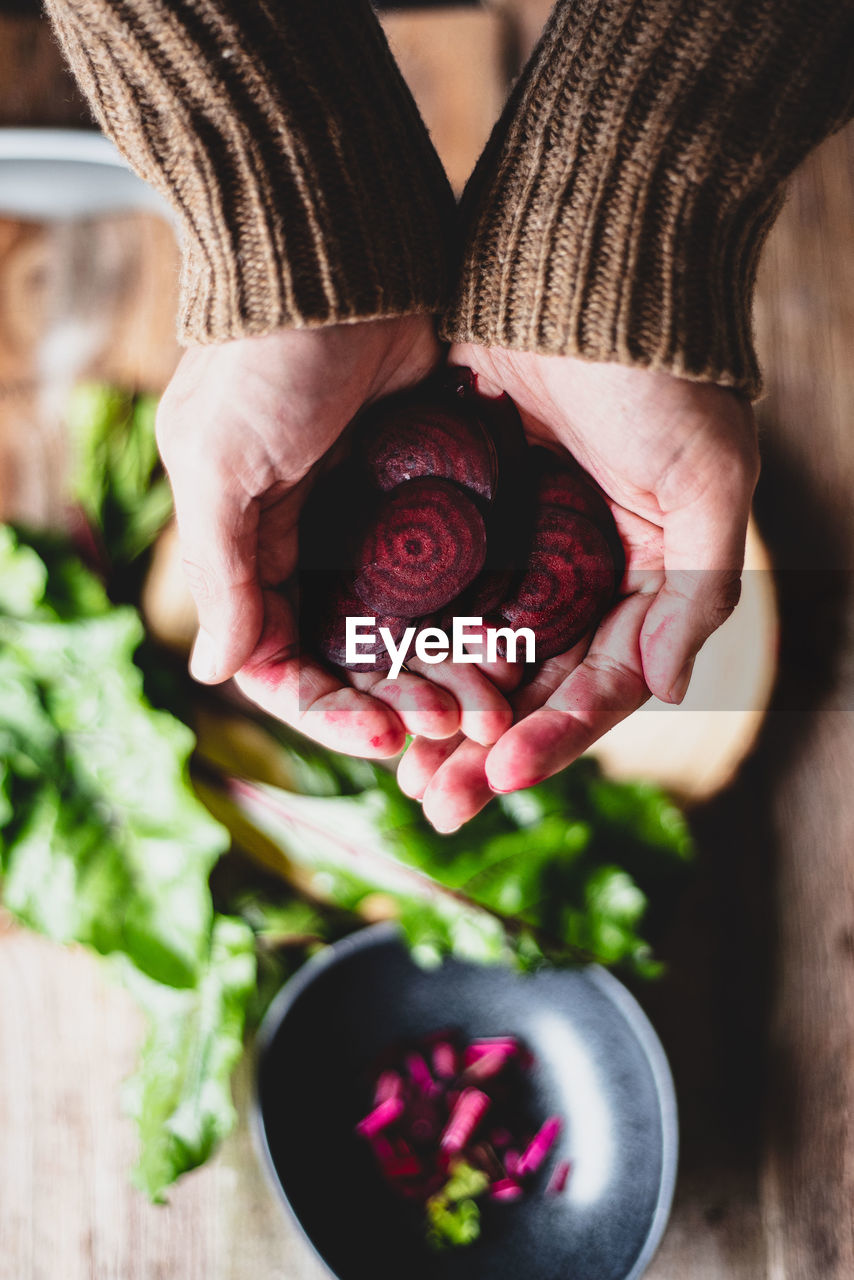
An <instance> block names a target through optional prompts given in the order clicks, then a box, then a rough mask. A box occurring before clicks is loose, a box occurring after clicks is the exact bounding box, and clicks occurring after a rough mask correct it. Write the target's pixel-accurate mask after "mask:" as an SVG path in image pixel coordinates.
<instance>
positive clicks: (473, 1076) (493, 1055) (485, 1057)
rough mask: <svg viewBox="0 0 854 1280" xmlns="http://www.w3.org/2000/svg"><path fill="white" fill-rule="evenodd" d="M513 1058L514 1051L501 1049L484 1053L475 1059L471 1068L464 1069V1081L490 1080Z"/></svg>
mask: <svg viewBox="0 0 854 1280" xmlns="http://www.w3.org/2000/svg"><path fill="white" fill-rule="evenodd" d="M514 1056H515V1050H513V1049H510V1050H509V1051H508V1050H507V1049H503V1048H496V1049H490V1051H489V1052H488V1053H484V1054H482V1055H481V1057H479V1058H477V1059H476V1061H474V1062H473V1063H472V1064H471V1066H468V1067H466V1070H465V1076H464V1079H465V1080H466V1081H472V1082H478V1081H480V1080H491V1079H492V1078H493V1077H494V1076H497V1075H500V1073H501V1072H502V1071H503V1070H504V1068H505V1067H506V1065H507V1063H508V1061H509V1060H510V1058H512V1057H514Z"/></svg>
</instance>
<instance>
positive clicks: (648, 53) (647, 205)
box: [443, 0, 854, 396]
mask: <svg viewBox="0 0 854 1280" xmlns="http://www.w3.org/2000/svg"><path fill="white" fill-rule="evenodd" d="M852 49H854V4H852V3H851V0H836V2H835V3H831V2H830V0H720V3H718V4H712V5H710V4H709V3H708V0H560V2H559V3H558V4H557V6H556V8H555V10H554V12H553V15H552V19H551V21H550V23H549V26H548V27H547V29H546V31H545V33H544V35H543V38H542V40H541V42H540V45H539V46H538V48H537V50H536V51H535V53H534V55H533V56H532V59H531V62H530V63H529V66H528V68H527V69H526V73H525V75H524V76H523V78H522V80H521V81H520V83H519V84H518V86H517V88H516V91H515V93H514V95H513V97H512V99H511V101H510V102H509V103H508V106H507V109H506V111H505V113H504V115H503V117H502V120H501V121H500V122H499V125H498V126H497V128H496V131H495V133H494V134H493V137H492V139H491V140H490V142H489V144H488V146H487V148H486V151H485V153H484V155H483V156H482V157H481V161H480V162H479V164H478V168H477V170H476V171H475V174H474V175H473V178H472V181H471V183H470V184H469V188H468V189H467V191H466V194H465V197H464V204H463V209H464V223H465V228H466V242H465V250H464V256H463V266H462V271H461V273H460V279H459V286H458V289H457V291H456V294H455V297H454V299H453V301H452V303H451V305H450V307H449V309H448V311H447V313H446V316H445V319H444V324H443V333H444V336H445V337H447V338H449V339H452V340H455V341H470V342H477V343H480V344H484V345H489V346H504V347H510V348H515V349H522V350H534V351H539V352H542V353H544V354H552V355H572V356H580V357H583V358H586V359H591V360H603V361H617V362H619V363H623V364H631V365H640V366H645V367H649V368H652V369H660V370H666V371H668V372H671V373H675V374H678V375H681V376H684V377H689V378H694V379H699V380H703V381H710V382H717V383H721V384H724V385H728V386H732V387H736V388H739V389H742V390H743V391H745V392H746V393H747V394H748V395H751V396H753V395H756V394H757V393H758V391H759V387H760V376H759V369H758V366H757V362H756V356H755V354H754V350H753V343H752V338H751V320H750V312H751V297H752V291H753V284H754V279H755V274H756V266H757V260H758V256H759V251H760V249H761V246H762V243H763V241H764V238H765V235H766V233H767V231H768V229H769V227H770V226H771V223H772V222H773V219H774V216H775V214H776V212H777V209H778V207H779V203H780V185H781V183H782V182H783V180H784V179H785V178H786V177H787V176H788V174H789V173H790V172H791V171H792V169H793V168H794V167H795V166H796V165H797V163H798V162H799V161H800V159H801V158H802V157H803V156H804V155H805V154H806V152H807V151H808V150H809V149H810V148H811V147H812V146H813V145H814V144H815V143H816V142H817V141H819V140H820V139H821V138H823V137H824V136H826V134H828V133H829V132H831V131H832V129H833V128H834V127H835V126H837V125H838V124H840V123H841V122H842V121H843V120H844V119H845V118H847V116H848V115H849V114H850V113H851V110H852V99H854V64H852Z"/></svg>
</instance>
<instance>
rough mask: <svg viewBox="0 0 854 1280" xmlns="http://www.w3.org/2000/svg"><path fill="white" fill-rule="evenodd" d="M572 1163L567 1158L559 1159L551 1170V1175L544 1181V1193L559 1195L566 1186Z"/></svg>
mask: <svg viewBox="0 0 854 1280" xmlns="http://www.w3.org/2000/svg"><path fill="white" fill-rule="evenodd" d="M571 1169H572V1165H571V1164H570V1162H569V1161H568V1160H559V1161H558V1163H557V1164H556V1165H555V1167H554V1169H553V1170H552V1174H551V1177H550V1178H549V1180H548V1182H547V1183H546V1194H547V1195H550V1196H557V1195H560V1193H561V1191H563V1189H564V1187H565V1186H566V1182H567V1179H568V1177H569V1173H570V1170H571Z"/></svg>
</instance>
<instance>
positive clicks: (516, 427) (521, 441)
mask: <svg viewBox="0 0 854 1280" xmlns="http://www.w3.org/2000/svg"><path fill="white" fill-rule="evenodd" d="M448 385H449V387H451V388H452V390H453V392H454V394H455V396H456V397H457V399H458V400H459V401H461V402H462V403H463V404H464V405H465V406H466V409H467V410H468V412H469V413H471V414H473V415H474V416H475V417H476V418H477V419H478V421H479V422H480V423H481V426H482V428H483V431H484V432H485V434H486V435H487V436H488V438H489V439H490V440H491V441H492V446H493V448H494V450H495V455H496V461H497V465H498V492H499V494H500V493H501V491H502V489H505V490H507V491H509V492H510V493H511V494H512V492H513V490H514V489H516V488H517V487H518V485H519V482H520V479H521V477H522V475H523V473H524V469H525V459H526V454H527V451H528V442H527V441H526V439H525V432H524V429H523V427H522V419H521V418H520V417H519V410H518V409H517V408H516V406H515V404H514V403H513V401H512V400H511V398H510V396H508V394H507V392H506V391H505V392H504V393H503V394H502V395H500V396H485V395H482V394H481V393H480V392H479V391H478V377H477V374H476V373H475V372H474V370H473V369H467V368H465V367H464V366H463V365H456V366H454V367H453V368H451V369H450V370H449V378H448ZM496 496H498V495H496Z"/></svg>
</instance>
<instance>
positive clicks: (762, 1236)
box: [0, 0, 854, 1280]
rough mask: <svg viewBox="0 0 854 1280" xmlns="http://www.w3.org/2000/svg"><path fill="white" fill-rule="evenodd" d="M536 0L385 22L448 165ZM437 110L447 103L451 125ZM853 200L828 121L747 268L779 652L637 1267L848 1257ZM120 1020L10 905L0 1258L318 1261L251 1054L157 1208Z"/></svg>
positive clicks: (160, 349) (0, 332)
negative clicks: (280, 1169)
mask: <svg viewBox="0 0 854 1280" xmlns="http://www.w3.org/2000/svg"><path fill="white" fill-rule="evenodd" d="M546 9H547V5H546V4H545V3H544V2H543V0H505V4H504V6H503V8H502V9H501V10H493V11H491V12H481V13H477V12H472V11H466V12H465V13H463V12H462V11H459V12H455V11H453V10H443V11H439V12H438V13H437V12H434V13H430V14H426V15H421V16H420V17H419V18H418V19H406V18H403V17H401V16H400V15H396V16H395V17H394V18H393V19H392V20H391V21H390V22H389V29H390V32H391V35H392V38H393V40H394V42H395V45H396V47H397V48H398V51H399V55H400V57H401V60H402V62H403V64H404V66H405V67H406V70H407V74H408V75H409V76H410V79H411V81H412V83H413V86H414V87H415V90H416V92H417V94H418V96H419V100H420V101H421V103H422V106H423V109H424V110H425V113H426V114H427V115H428V117H430V118H431V120H432V122H433V124H434V129H435V130H436V131H437V132H436V136H437V140H438V141H439V143H440V149H443V150H444V153H445V154H446V155H448V156H449V165H451V166H452V167H453V168H454V174H455V177H456V178H457V181H458V183H459V182H460V181H462V177H464V170H465V166H466V163H467V157H469V156H470V155H471V154H472V152H473V150H476V148H477V146H479V145H480V141H481V140H482V137H483V135H484V132H485V130H486V129H487V128H488V124H489V120H488V114H486V107H485V106H484V104H487V106H488V108H489V111H492V110H494V109H495V107H496V104H497V103H498V102H499V101H500V98H501V95H502V94H503V92H504V85H505V82H506V71H507V68H508V66H509V67H511V68H512V65H513V62H514V59H515V61H516V62H518V59H519V57H520V56H521V55H522V54H523V53H524V51H525V49H526V48H527V47H529V45H530V41H531V39H532V38H533V37H534V34H535V32H536V30H537V28H538V25H539V23H540V22H541V20H542V17H543V15H544V13H545V10H546ZM464 54H465V55H466V56H467V58H468V62H466V58H465V57H463V55H464ZM461 57H463V62H464V63H465V64H466V65H468V66H469V67H470V68H471V69H472V70H471V74H470V75H469V76H468V77H463V78H462V80H463V82H464V83H463V87H462V88H460V89H459V92H460V93H461V94H462V98H461V99H460V101H459V102H458V105H457V106H456V108H455V110H454V111H451V110H450V109H449V101H448V97H447V94H448V92H450V90H449V89H448V85H449V83H456V84H459V83H460V77H459V76H455V77H454V78H453V79H452V80H451V81H450V82H449V80H448V77H447V75H446V74H445V70H444V69H445V68H446V67H447V64H448V59H449V58H455V59H457V60H459V59H460V58H461ZM83 117H84V112H83V108H82V107H81V104H80V102H79V99H78V98H77V97H76V95H75V93H74V90H73V87H72V86H71V85H70V83H69V81H68V79H67V78H66V77H65V75H64V73H63V71H62V68H61V64H60V61H59V59H58V56H57V54H56V51H55V49H54V48H53V47H52V44H51V41H50V38H49V35H48V32H47V31H46V29H45V26H44V24H43V22H42V21H40V20H39V19H37V18H28V17H16V18H12V17H0V123H5V124H21V123H41V124H46V123H65V124H80V123H82V121H83ZM455 118H462V119H464V120H465V121H466V122H467V124H466V126H465V129H463V133H462V136H461V135H460V134H459V132H458V131H454V130H452V127H451V122H452V121H453V120H454V119H455ZM450 135H452V136H450ZM852 227H854V131H852V130H851V129H848V130H846V131H843V132H842V133H840V134H839V135H837V136H836V137H835V138H833V139H831V140H829V141H828V142H827V143H825V144H824V146H823V147H822V148H821V149H820V150H819V151H817V152H816V153H815V154H814V155H813V156H812V157H811V158H810V159H809V160H808V161H807V163H806V164H805V165H804V166H803V168H802V169H801V170H800V172H799V173H798V174H797V176H796V178H795V180H794V182H793V184H792V187H791V194H790V198H789V201H788V203H787V205H786V207H785V209H784V211H783V214H782V215H781V217H780V219H779V221H778V223H777V225H776V227H775V228H774V231H773V233H772V236H771V240H770V243H769V245H768V249H767V251H766V253H765V257H764V260H763V264H762V269H761V276H760V282H759V290H758V303H757V331H758V340H759V346H760V351H761V356H762V361H763V365H764V368H765V373H766V393H765V396H764V399H763V400H762V402H761V403H760V405H759V407H758V413H759V418H760V423H761V428H762V448H763V458H764V469H763V476H762V480H761V483H760V490H759V494H758V498H757V515H758V519H759V523H760V527H761V529H762V532H763V534H764V536H765V539H766V542H767V544H768V546H769V547H770V550H771V553H772V556H773V558H774V561H775V564H776V565H777V569H778V573H777V586H778V592H779V600H780V610H781V618H782V634H781V654H780V678H779V681H778V686H777V689H776V692H775V695H774V699H773V703H772V708H771V711H770V713H769V715H768V717H767V719H766V722H765V726H764V729H763V731H762V734H761V736H760V739H759V742H758V744H757V746H756V748H755V750H754V752H753V754H752V755H751V757H750V758H749V759H748V760H747V761H746V763H745V764H744V766H743V767H742V769H741V771H740V772H739V775H738V777H737V778H736V780H735V782H734V783H733V784H732V785H731V786H730V787H728V788H727V790H726V791H725V792H723V793H721V794H720V795H718V796H717V797H716V798H715V799H714V800H712V801H710V802H708V803H706V804H704V806H703V807H702V809H700V810H698V811H696V812H695V814H694V824H695V828H696V831H697V835H698V839H699V843H700V849H701V859H700V868H699V872H698V875H697V878H696V882H695V884H694V887H693V888H692V890H691V891H690V892H689V894H688V896H687V899H686V901H685V902H684V904H683V907H682V910H681V911H680V915H679V918H678V921H677V922H676V924H675V925H674V927H673V929H672V930H671V933H670V935H669V936H668V938H667V939H666V943H665V952H666V956H667V958H668V960H669V961H670V976H669V977H668V978H667V979H665V980H664V981H663V982H661V983H660V984H658V985H657V986H655V987H653V988H650V989H649V990H647V991H646V992H645V993H644V994H643V996H642V998H643V1001H644V1003H645V1005H646V1007H647V1009H648V1011H649V1013H650V1016H651V1017H652V1019H653V1021H654V1023H655V1025H656V1026H657V1027H658V1029H659V1032H660V1034H661V1036H662V1038H663V1040H664V1043H665V1047H666V1048H667V1051H668V1053H669V1055H670V1059H671V1063H672V1066H673V1070H674V1074H675V1078H676V1084H677V1092H678V1096H679V1105H680V1115H681V1124H682V1157H681V1167H680V1176H679V1182H678V1187H677V1194H676V1201H675V1205H674V1211H673V1216H672V1220H671V1224H670V1227H669V1230H668V1232H667V1235H666V1237H665V1240H664V1242H663V1244H662V1247H661V1249H660V1250H659V1253H658V1255H657V1257H656V1259H655V1261H654V1263H653V1265H652V1267H651V1269H650V1271H649V1273H648V1275H649V1277H650V1280H852V1277H854V1127H852V1117H854V856H852V855H854V633H852V621H854V611H852V591H851V583H852V576H851V567H852V563H851V562H852V558H854V557H852V549H854V502H852V494H854V408H852V406H854V244H852V241H853V240H854V232H852ZM22 234H23V233H22ZM152 234H155V233H152ZM155 238H156V237H155ZM25 239H26V236H25ZM6 247H8V246H5V247H4V244H3V243H0V255H2V254H3V253H4V252H5V248H6ZM149 250H150V252H152V253H161V252H162V253H165V252H166V249H165V247H163V246H162V245H160V246H159V245H158V244H153V243H152V244H150V245H149ZM28 252H31V253H35V256H36V259H37V258H38V254H39V253H40V252H43V249H39V247H38V245H37V244H35V245H34V246H31V247H30V249H28ZM37 277H38V272H36V273H35V277H34V279H35V283H33V280H30V285H31V286H32V287H33V288H35V287H37ZM24 278H25V279H27V277H26V275H25V277H24ZM149 302H150V305H151V306H152V307H153V308H154V309H155V310H156V308H157V306H158V305H165V303H164V302H163V298H162V297H161V298H160V299H159V301H158V299H157V298H154V297H152V298H150V299H149ZM170 305H171V303H170ZM15 314H16V313H15V308H14V306H12V307H11V310H10V307H9V300H8V299H4V298H3V297H2V296H0V419H2V418H3V416H4V415H5V419H6V424H7V434H6V439H7V440H8V436H9V423H12V424H13V425H14V424H16V423H17V424H20V426H19V432H20V433H21V436H20V438H23V433H29V432H30V431H32V430H34V429H35V428H34V427H33V421H32V414H31V413H30V409H29V408H28V404H29V401H28V399H27V397H28V396H31V395H32V392H33V382H32V371H31V370H28V368H27V359H28V356H27V351H28V347H27V342H28V339H27V330H26V323H25V324H24V327H23V329H20V328H19V329H17V330H15V331H14V332H13V333H12V334H11V337H10V333H9V331H8V329H4V317H7V318H8V317H9V316H10V315H11V316H12V317H13V318H14V316H15ZM18 319H19V321H20V317H18ZM24 319H25V320H26V317H25V318H24ZM141 332H142V330H141V329H140V328H139V327H137V328H136V329H135V330H134V334H135V336H134V337H132V338H131V340H130V346H129V350H131V351H132V350H133V349H134V344H135V343H136V342H138V341H140V334H141ZM15 341H17V343H18V347H17V349H13V348H14V342H15ZM10 342H12V346H10ZM10 353H11V355H10ZM154 358H155V363H156V361H158V360H159V361H160V362H161V363H160V365H159V366H158V367H159V368H160V369H161V375H160V376H161V377H162V371H164V370H166V369H168V367H169V364H170V361H171V360H173V359H174V348H173V347H172V345H171V342H170V340H169V339H168V338H164V337H163V336H162V334H161V338H160V340H159V345H158V346H157V349H156V351H155V354H154ZM131 364H132V362H131ZM128 369H129V373H128V376H132V368H131V366H128ZM10 415H11V416H10ZM0 438H2V430H0ZM22 453H23V451H22ZM0 466H2V469H3V478H2V485H0V498H2V499H3V500H4V501H5V502H9V501H12V502H13V503H14V501H15V500H19V499H21V493H22V491H23V488H25V487H26V486H23V487H22V485H21V476H22V475H23V476H26V474H27V472H26V467H25V466H24V464H23V463H22V462H21V460H20V458H18V456H17V453H15V451H13V453H12V454H11V455H10V454H7V455H5V456H3V457H2V460H1V461H0ZM22 467H23V470H22V469H21V468H22ZM27 501H33V502H37V496H33V495H32V494H29V496H27ZM721 714H725V713H724V712H722V713H721ZM140 1032H141V1026H140V1022H139V1019H138V1017H137V1014H136V1012H135V1010H134V1009H133V1007H132V1006H131V1004H130V1002H129V1000H128V998H127V997H126V995H125V994H124V992H122V991H121V990H119V989H117V988H115V987H113V986H111V985H109V983H108V982H107V980H106V978H105V975H104V972H103V970H102V969H101V967H100V966H99V965H98V964H97V963H96V962H95V961H94V960H93V959H92V958H91V957H89V956H88V955H86V954H85V953H82V952H80V951H77V950H64V949H61V948H58V947H54V946H52V945H51V944H49V943H47V942H45V941H44V940H43V939H40V938H38V937H35V936H33V935H30V934H28V933H26V932H24V931H22V930H20V929H17V928H15V927H13V926H12V925H11V924H9V922H8V921H3V922H2V930H1V931H0V1280H161V1278H162V1280H173V1278H174V1280H273V1278H274V1277H285V1276H287V1277H289V1278H291V1280H315V1278H319V1277H320V1276H321V1275H322V1274H325V1273H324V1272H323V1269H322V1268H321V1267H320V1266H319V1265H318V1264H317V1262H316V1261H315V1260H314V1259H313V1258H312V1256H311V1254H310V1253H309V1251H308V1250H307V1248H306V1247H305V1245H304V1244H303V1243H302V1242H301V1240H300V1239H299V1238H298V1237H297V1235H296V1233H295V1231H294V1229H293V1228H292V1227H291V1225H290V1224H289V1223H288V1221H287V1220H286V1219H285V1218H284V1216H283V1215H282V1214H281V1213H280V1211H279V1209H278V1206H277V1204H276V1202H275V1200H274V1197H273V1196H272V1194H271V1192H270V1191H269V1189H268V1188H267V1186H266V1184H265V1182H264V1180H263V1178H262V1177H261V1175H260V1173H259V1171H258V1168H257V1164H256V1161H255V1158H254V1155H253V1153H252V1150H251V1144H250V1141H249V1137H248V1133H247V1129H246V1119H245V1115H246V1106H245V1101H246V1097H247V1078H246V1074H245V1073H244V1074H243V1075H242V1076H241V1078H240V1079H239V1080H238V1082H237V1089H238V1096H239V1098H240V1099H241V1101H242V1105H241V1115H242V1120H241V1126H240V1129H239V1131H238V1132H237V1134H236V1135H235V1136H234V1137H233V1138H232V1139H231V1140H229V1141H228V1142H227V1143H226V1144H225V1146H224V1148H223V1150H222V1151H221V1152H220V1154H219V1155H218V1156H217V1158H216V1159H215V1160H214V1161H213V1162H212V1163H211V1164H210V1165H209V1166H208V1167H206V1168H205V1169H203V1170H200V1171H198V1172H197V1173H194V1174H191V1175H190V1176H188V1177H187V1178H185V1179H184V1180H183V1182H182V1183H181V1184H180V1185H179V1186H178V1187H177V1188H176V1190H175V1192H174V1194H173V1195H172V1197H171V1201H170V1204H169V1205H168V1206H167V1207H165V1208H155V1207H152V1206H150V1205H148V1204H147V1203H146V1202H145V1201H144V1200H143V1199H142V1197H141V1196H139V1195H138V1194H137V1193H136V1192H134V1191H133V1190H132V1189H131V1188H130V1186H129V1184H128V1182H127V1177H126V1172H127V1169H128V1167H129V1165H130V1164H131V1162H132V1159H133V1150H134V1136H133V1132H132V1129H131V1126H130V1125H129V1123H128V1122H127V1121H125V1120H124V1119H123V1118H122V1115H121V1111H120V1104H119V1094H120V1084H121V1081H122V1079H123V1077H124V1076H126V1075H127V1074H128V1072H129V1070H130V1068H131V1066H132V1063H133V1061H134V1055H135V1052H136V1049H137V1046H138V1042H139V1036H140Z"/></svg>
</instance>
